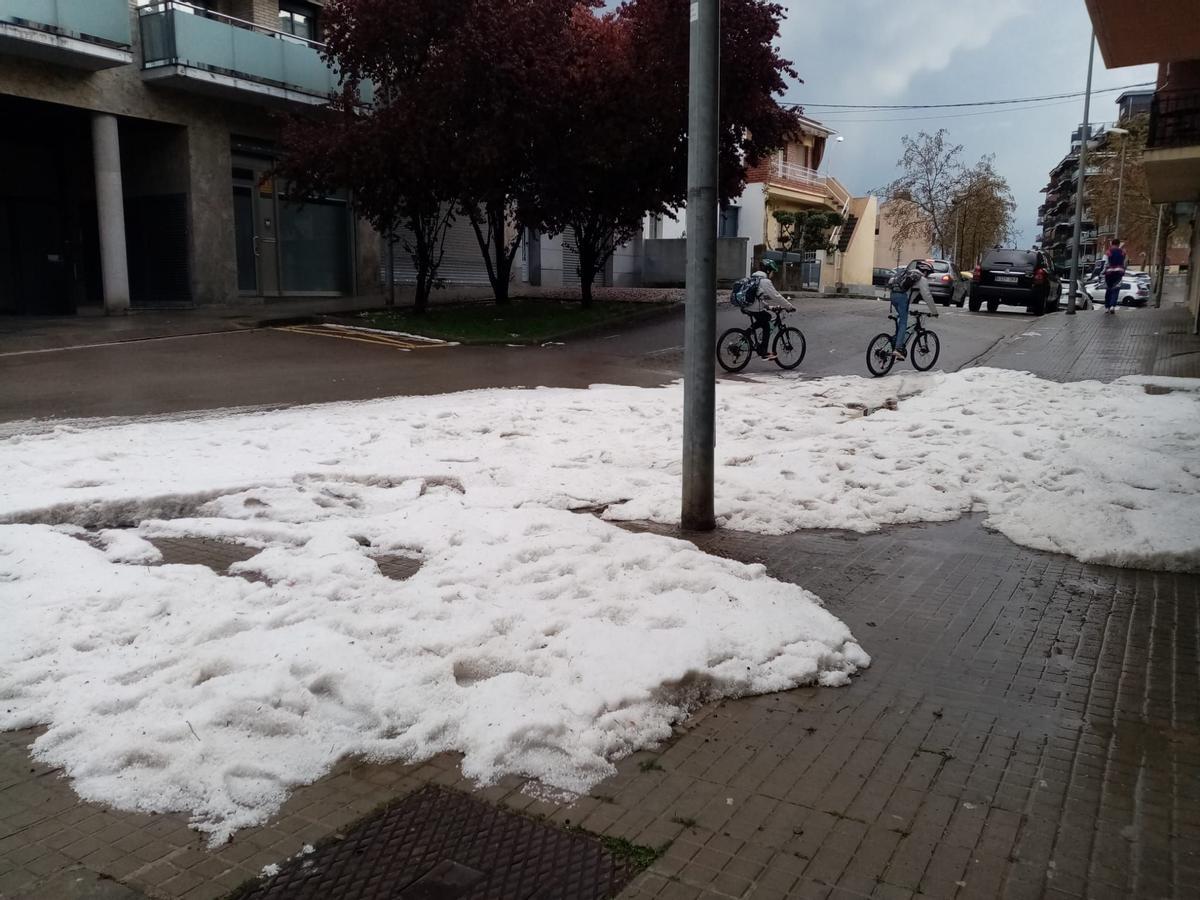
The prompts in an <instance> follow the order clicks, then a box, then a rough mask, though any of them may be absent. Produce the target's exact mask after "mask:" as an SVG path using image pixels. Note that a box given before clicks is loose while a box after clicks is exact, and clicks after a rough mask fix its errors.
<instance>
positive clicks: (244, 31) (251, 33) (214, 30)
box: [140, 0, 338, 103]
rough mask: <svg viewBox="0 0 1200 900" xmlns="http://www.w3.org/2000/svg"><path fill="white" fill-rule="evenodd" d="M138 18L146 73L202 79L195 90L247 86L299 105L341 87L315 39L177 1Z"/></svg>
mask: <svg viewBox="0 0 1200 900" xmlns="http://www.w3.org/2000/svg"><path fill="white" fill-rule="evenodd" d="M140 22H141V32H142V68H143V69H144V70H145V71H146V73H147V77H156V76H157V74H158V73H157V72H155V70H166V72H168V73H170V74H172V75H175V74H178V75H180V76H181V77H182V78H183V79H185V80H186V79H188V78H193V80H198V81H199V84H198V85H195V87H197V89H205V90H210V89H213V88H215V87H221V88H224V89H227V90H228V89H233V90H237V89H244V90H250V91H252V92H256V93H266V94H277V95H281V96H282V97H283V98H284V99H287V100H291V101H298V102H301V103H320V102H322V101H324V100H325V99H326V98H327V97H328V96H329V95H330V94H332V93H334V92H335V91H336V90H337V89H338V76H337V74H336V73H335V72H334V71H333V70H332V69H330V68H329V66H327V65H326V64H325V61H324V60H323V59H321V56H320V53H319V49H320V48H321V46H322V45H321V44H319V43H317V42H316V41H309V40H305V39H303V38H298V37H295V36H293V35H290V34H284V33H283V32H280V31H272V30H271V29H269V28H262V27H261V26H258V25H255V24H253V23H252V22H246V21H244V20H242V19H236V18H234V17H232V16H226V15H223V14H220V13H214V12H210V11H208V10H205V9H201V8H199V7H194V6H191V5H190V4H188V3H183V2H179V0H164V2H160V3H155V4H153V5H151V6H147V7H145V8H144V9H142V10H141V14H140ZM171 70H176V71H174V72H172V71H171ZM178 70H182V71H178ZM189 70H190V71H191V72H196V73H197V75H195V76H193V75H191V74H190V72H189ZM221 79H226V80H227V81H226V82H222V81H221ZM230 79H231V80H232V81H231V82H229V81H228V80H230ZM183 86H185V87H186V86H188V85H186V84H185V85H183Z"/></svg>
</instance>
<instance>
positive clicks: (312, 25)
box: [0, 0, 379, 314]
mask: <svg viewBox="0 0 1200 900" xmlns="http://www.w3.org/2000/svg"><path fill="white" fill-rule="evenodd" d="M320 14H321V4H320V3H316V2H291V0H209V2H195V3H183V2H176V0H164V2H153V0H4V2H3V3H0V115H2V116H3V121H4V122H5V123H6V124H7V125H8V127H6V128H4V129H3V130H0V312H4V313H25V314H69V313H72V312H85V311H88V310H95V311H100V310H104V311H107V312H110V313H120V312H124V311H126V310H128V309H150V308H161V307H190V306H199V305H206V304H222V303H231V302H236V301H238V300H247V299H249V300H264V301H269V300H272V299H276V298H284V297H311V296H341V295H352V294H368V293H375V292H378V290H379V287H378V284H379V282H378V271H379V268H378V267H379V245H378V241H377V238H376V237H375V236H374V234H373V232H372V231H371V230H370V228H369V227H367V226H365V225H364V224H362V223H360V222H358V221H357V220H356V219H355V217H354V215H353V214H352V212H351V208H350V203H349V200H350V198H349V197H347V196H345V195H334V196H329V197H325V198H321V199H319V200H317V201H310V202H307V203H304V204H300V203H298V202H295V201H294V200H292V199H291V198H289V196H288V192H287V186H286V185H284V184H279V183H277V181H276V179H274V178H273V177H272V175H271V171H272V167H273V164H274V160H275V158H276V156H277V153H278V149H279V144H278V141H279V132H280V127H281V124H282V122H283V120H284V117H286V116H288V115H292V114H296V113H301V114H306V113H308V112H309V111H312V110H316V109H317V108H318V107H319V106H320V105H321V104H322V103H324V101H325V99H326V97H327V96H328V94H329V93H330V91H331V90H333V89H334V88H335V87H336V85H337V77H336V74H335V73H333V72H331V71H330V70H329V68H328V67H327V66H326V65H325V63H324V62H323V61H322V59H321V57H320V53H319V50H320V46H319V44H318V39H319V35H320V30H319V29H320Z"/></svg>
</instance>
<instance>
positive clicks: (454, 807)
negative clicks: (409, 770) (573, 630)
mask: <svg viewBox="0 0 1200 900" xmlns="http://www.w3.org/2000/svg"><path fill="white" fill-rule="evenodd" d="M635 874H636V871H635V870H634V869H633V868H631V866H630V864H629V863H628V862H626V861H624V860H619V859H617V858H615V857H614V856H613V855H612V854H610V853H609V852H608V851H607V850H606V849H605V848H604V847H603V846H602V845H601V844H600V842H599V841H597V840H596V839H595V838H593V837H591V836H590V835H587V834H583V833H580V832H571V831H562V830H560V829H558V828H555V827H553V826H551V825H547V824H544V823H542V822H536V821H534V820H532V819H527V818H525V817H524V816H519V815H517V814H515V813H511V812H506V811H504V810H501V809H498V808H496V807H494V806H490V805H489V804H487V803H483V802H481V801H478V800H474V799H472V798H471V797H468V796H466V795H463V794H458V793H455V792H453V791H448V790H445V789H443V788H438V787H426V788H423V789H422V790H420V791H418V792H417V793H415V794H413V795H412V796H410V797H408V798H406V799H405V800H403V801H401V802H400V803H399V804H397V805H396V806H393V807H391V808H390V809H388V810H387V811H385V812H383V813H380V814H379V815H377V816H374V817H372V818H370V819H368V820H366V821H365V822H363V823H362V824H360V825H359V826H358V827H356V828H355V829H354V830H353V831H351V832H350V833H349V834H347V835H346V837H345V838H342V839H341V840H338V841H335V842H332V843H329V844H326V845H324V846H323V847H319V848H318V849H317V850H315V851H314V852H312V853H310V854H308V855H305V856H301V857H297V858H295V859H292V860H290V861H289V862H287V863H286V864H284V865H283V866H282V867H281V869H280V871H279V872H278V873H277V874H276V875H273V876H271V877H270V878H268V879H267V880H266V881H264V882H262V883H261V884H257V885H253V886H251V887H249V888H248V889H246V890H244V891H242V892H240V893H238V894H237V897H238V898H239V900H268V898H269V900H283V898H287V900H302V898H321V900H327V898H337V900H368V898H369V900H375V898H384V897H387V898H397V900H457V898H460V897H461V898H464V900H518V898H520V900H526V898H529V900H532V898H551V897H553V898H561V900H575V898H580V900H584V898H586V900H605V898H610V897H615V896H616V895H617V893H619V892H620V890H621V889H622V888H623V887H624V886H625V885H626V884H628V883H629V882H630V881H631V880H632V878H633V876H634V875H635Z"/></svg>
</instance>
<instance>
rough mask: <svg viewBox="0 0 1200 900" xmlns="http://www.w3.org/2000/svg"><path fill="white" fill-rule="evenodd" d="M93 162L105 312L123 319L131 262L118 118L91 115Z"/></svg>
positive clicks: (96, 114) (127, 300) (99, 114)
mask: <svg viewBox="0 0 1200 900" xmlns="http://www.w3.org/2000/svg"><path fill="white" fill-rule="evenodd" d="M92 159H93V161H94V162H95V166H96V212H97V216H98V218H99V224H100V272H101V275H102V282H103V285H104V311H105V313H107V314H108V315H110V316H111V315H121V314H122V313H125V312H128V310H129V262H128V259H127V258H126V256H125V192H124V190H123V188H122V187H121V139H120V137H119V135H118V133H117V118H116V116H110V115H108V114H106V113H93V114H92Z"/></svg>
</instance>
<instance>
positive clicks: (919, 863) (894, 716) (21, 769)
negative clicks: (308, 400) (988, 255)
mask: <svg viewBox="0 0 1200 900" xmlns="http://www.w3.org/2000/svg"><path fill="white" fill-rule="evenodd" d="M1181 326H1184V327H1182V328H1181ZM1030 331H1031V332H1036V333H1032V334H1031V333H1027V334H1026V335H1024V336H1022V337H1020V338H1015V339H1010V340H1007V341H1005V342H1004V343H1002V344H1001V345H1000V346H998V347H997V348H995V349H994V350H993V351H992V352H991V353H989V354H987V355H986V356H985V358H984V359H982V360H981V363H983V364H987V365H999V366H1005V367H1009V368H1027V369H1035V370H1036V371H1039V372H1045V373H1046V374H1047V375H1049V376H1051V377H1057V378H1063V379H1065V378H1070V377H1081V376H1086V377H1104V378H1112V377H1116V376H1119V375H1123V374H1133V373H1136V372H1149V373H1156V374H1200V372H1198V371H1197V369H1196V365H1197V360H1198V359H1200V353H1198V352H1197V351H1200V341H1198V340H1197V339H1196V338H1194V337H1191V336H1189V335H1187V334H1186V327H1185V323H1184V322H1183V316H1182V313H1181V312H1180V311H1179V310H1175V309H1164V310H1161V311H1154V310H1144V311H1136V312H1125V311H1123V312H1122V313H1121V314H1120V315H1118V316H1117V317H1115V318H1113V317H1105V316H1103V315H1102V314H1096V313H1087V314H1081V315H1078V316H1076V317H1074V318H1072V319H1068V318H1067V317H1065V316H1050V317H1046V318H1045V319H1042V320H1038V321H1037V322H1031V328H1030ZM1155 331H1158V332H1159V333H1158V334H1157V335H1156V334H1155V333H1154V332H1155ZM692 538H693V539H695V540H696V542H697V544H698V545H699V546H701V547H702V548H703V549H705V550H707V551H709V552H713V553H718V554H722V555H727V556H730V557H733V558H736V559H740V560H744V561H749V562H762V563H764V564H765V565H766V566H767V567H768V569H769V570H770V571H771V573H772V574H773V575H774V576H776V577H778V578H781V579H784V580H788V581H794V582H796V583H799V584H802V585H804V586H805V587H807V588H810V589H812V590H814V591H816V592H817V593H819V594H821V595H822V596H823V597H825V598H826V599H827V601H828V602H829V605H830V607H831V609H832V611H833V612H834V613H835V614H836V615H838V616H839V617H841V618H842V619H843V620H845V621H846V622H847V623H848V624H849V625H850V626H851V627H852V628H853V629H854V632H855V634H856V635H857V636H858V637H859V638H860V639H861V640H862V641H863V643H864V645H865V647H866V648H867V650H868V651H869V652H870V653H871V654H872V656H873V657H874V664H873V666H872V667H871V669H870V670H868V671H867V672H865V673H863V674H862V675H861V676H859V677H857V678H856V679H854V681H853V683H852V684H851V685H850V686H849V687H847V688H842V689H802V690H796V691H790V692H788V693H784V694H775V695H768V696H764V697H754V698H746V699H743V700H737V701H728V702H723V703H720V704H714V705H711V706H709V707H706V708H704V709H701V710H699V711H698V712H697V714H696V715H695V716H693V717H692V718H691V719H690V720H689V721H688V722H686V723H683V724H682V725H681V726H680V727H679V728H677V729H676V735H675V737H674V738H673V739H672V740H671V741H670V742H669V744H668V745H666V746H664V747H662V748H660V749H659V750H657V751H654V752H643V753H639V754H636V755H635V756H633V757H631V758H629V759H626V760H623V761H622V762H621V763H620V764H619V766H618V774H617V775H616V776H615V777H613V778H611V779H609V780H608V781H606V782H604V783H603V784H601V785H599V786H597V788H596V789H595V790H594V791H593V792H592V794H591V795H590V796H587V797H582V798H579V799H577V800H575V801H574V802H571V803H556V802H552V801H548V800H546V799H544V797H545V795H544V792H539V791H537V790H536V789H534V788H533V787H532V786H530V785H527V784H525V783H523V782H522V781H521V780H519V779H506V780H505V781H503V782H502V783H501V784H499V785H496V786H493V787H491V788H488V789H485V790H483V791H478V792H475V794H476V796H477V797H480V798H482V799H484V800H487V801H489V802H492V803H496V804H500V805H502V806H504V807H508V808H511V809H515V810H520V811H523V812H525V813H530V814H536V815H543V816H546V817H547V818H549V819H550V820H551V821H553V822H555V823H558V824H559V825H572V826H575V825H582V826H583V828H585V829H587V830H590V831H593V832H596V833H600V834H604V835H607V836H611V837H617V838H625V839H627V840H629V841H632V842H634V843H637V844H641V845H646V846H653V847H662V846H665V845H668V844H669V846H668V847H667V849H666V851H665V853H664V854H663V855H662V856H661V857H660V858H659V859H658V860H657V861H656V862H655V863H654V864H653V865H652V866H651V867H650V869H649V870H648V871H647V872H645V873H644V874H643V875H642V876H640V877H639V878H638V879H637V880H636V881H635V882H634V883H633V885H632V886H631V887H630V888H629V889H628V890H627V891H626V893H625V894H623V895H622V896H623V897H626V898H628V900H635V898H647V897H662V898H701V897H703V898H729V897H739V898H770V897H808V896H817V897H824V896H833V897H866V896H870V897H898V898H899V897H910V896H928V897H949V896H956V897H996V896H1009V897H1038V896H1047V897H1087V898H1104V897H1130V896H1133V897H1185V896H1186V897H1190V896H1194V893H1195V888H1194V885H1196V884H1200V604H1198V601H1200V577H1197V576H1188V575H1172V574H1161V573H1152V572H1130V571H1123V570H1118V569H1109V568H1103V567H1096V566H1087V565H1083V564H1080V563H1076V562H1074V561H1072V560H1069V559H1067V558H1065V557H1061V556H1054V555H1051V554H1045V553H1039V552H1036V551H1032V550H1026V549H1023V548H1019V547H1016V546H1014V545H1013V544H1012V543H1010V542H1009V541H1008V540H1007V539H1005V538H1004V537H1002V536H1000V535H997V534H993V533H990V532H988V531H986V530H985V529H984V528H983V526H982V523H981V520H980V519H979V518H978V517H972V518H965V519H962V520H960V521H958V522H954V523H949V524H942V525H927V526H919V527H908V528H897V529H892V530H890V531H888V532H887V533H884V534H877V535H869V536H860V535H844V534H831V533H814V532H809V533H803V534H797V535H788V536H782V537H762V536H756V535H743V534H737V533H730V532H725V533H719V534H714V535H705V536H699V537H695V536H692ZM169 549H170V558H171V560H172V561H175V562H188V561H191V562H195V563H197V564H205V565H211V566H213V567H214V568H217V569H222V568H223V567H224V566H225V565H227V564H228V562H230V561H232V559H234V558H236V555H232V556H231V555H229V554H228V551H227V549H226V550H225V551H222V549H221V548H220V547H214V546H213V545H212V543H211V542H199V543H197V544H196V545H195V546H189V545H188V544H187V542H177V544H176V545H174V546H172V547H171V548H169ZM223 552H224V555H223ZM189 554H190V555H189ZM226 556H228V557H229V558H226ZM389 571H390V570H389ZM391 574H392V575H393V577H398V578H403V577H405V576H406V574H408V573H407V572H406V571H404V570H403V568H402V567H399V566H397V567H396V570H395V571H394V572H392V573H391ZM35 735H36V732H35V731H33V730H29V731H24V732H9V733H4V734H0V897H40V898H60V897H69V896H80V897H88V896H96V897H100V896H105V897H114V898H118V897H129V896H136V894H135V893H134V892H135V891H136V892H142V893H144V894H147V895H150V896H154V897H186V898H211V897H218V896H221V895H222V894H224V893H226V892H227V891H229V890H230V889H232V888H233V887H234V886H236V885H237V884H239V883H241V882H242V881H244V880H245V879H247V878H252V877H254V876H256V875H258V873H259V872H260V871H261V869H262V867H263V866H264V865H267V864H269V863H279V862H282V861H284V860H286V859H287V858H289V857H293V856H295V855H296V854H297V853H298V852H299V851H300V850H301V848H302V847H303V845H305V844H306V843H315V842H319V841H321V840H322V839H328V838H330V837H331V836H333V835H336V834H339V833H342V832H344V831H345V830H346V829H347V828H348V826H349V825H350V824H351V823H352V822H354V821H355V820H357V819H359V818H361V817H362V816H364V815H366V814H368V813H369V812H370V811H371V810H373V809H374V808H376V807H377V806H378V805H379V804H380V803H383V802H386V801H390V800H395V799H397V798H400V797H404V796H407V795H409V794H411V793H413V792H414V791H416V790H418V789H419V788H421V787H423V786H425V785H427V784H438V785H443V786H447V787H453V788H457V789H459V790H463V791H472V790H473V787H472V785H471V784H470V783H469V782H466V781H465V780H464V779H462V777H461V773H460V772H459V769H458V763H457V760H456V758H454V757H452V756H448V755H447V756H442V757H438V758H436V759H434V760H431V761H430V762H428V763H425V764H423V765H421V766H402V765H385V766H381V765H367V764H362V763H357V762H353V761H348V762H344V763H342V764H341V765H340V766H338V767H337V769H335V771H334V772H332V773H331V774H330V775H329V776H328V777H326V778H325V779H323V780H322V781H321V782H319V783H317V784H314V785H310V786H307V787H305V788H302V789H300V790H298V791H296V792H295V794H294V795H293V796H292V797H291V798H290V799H289V800H288V802H287V803H286V805H285V806H284V808H283V810H282V811H281V813H280V815H279V816H278V817H277V818H276V819H275V820H274V821H272V822H271V823H269V824H268V825H267V826H266V827H262V828H255V829H247V830H245V831H242V832H239V833H238V834H237V836H236V838H235V840H234V841H233V842H231V843H230V844H227V845H225V846H223V847H221V848H219V849H218V850H216V851H210V850H208V849H207V848H206V847H205V846H204V844H203V842H202V841H201V839H200V837H199V836H198V835H197V834H196V833H195V832H193V831H190V830H189V829H188V828H187V822H186V819H185V818H184V817H181V816H146V815H138V814H131V813H118V812H113V811H111V810H107V809H104V808H101V807H98V806H96V805H93V804H89V803H83V802H80V801H79V799H78V798H77V797H76V796H75V794H74V793H73V792H72V791H71V789H70V787H69V785H68V783H67V782H66V781H65V780H64V779H62V778H61V777H59V776H60V773H58V772H54V771H47V770H46V769H45V768H44V767H42V766H40V765H38V764H36V763H34V762H32V761H31V760H30V757H29V755H28V752H27V747H28V744H29V743H30V742H31V741H32V739H33V738H34V736H35ZM123 886H124V887H123Z"/></svg>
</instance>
